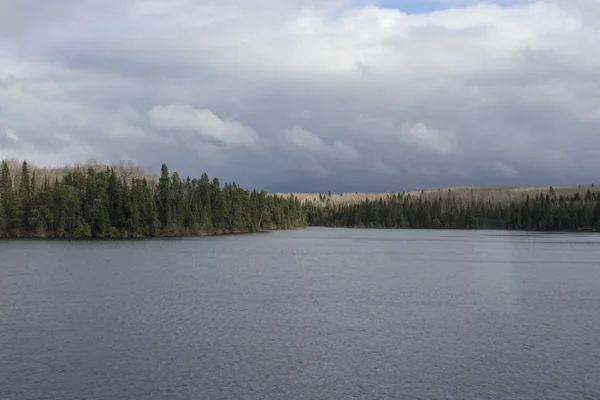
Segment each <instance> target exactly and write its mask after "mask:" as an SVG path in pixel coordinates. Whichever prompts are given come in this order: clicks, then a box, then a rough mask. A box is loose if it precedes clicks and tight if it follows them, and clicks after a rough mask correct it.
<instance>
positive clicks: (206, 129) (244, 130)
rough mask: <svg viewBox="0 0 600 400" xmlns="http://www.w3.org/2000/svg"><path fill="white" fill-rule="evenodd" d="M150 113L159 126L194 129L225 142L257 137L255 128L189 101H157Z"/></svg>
mask: <svg viewBox="0 0 600 400" xmlns="http://www.w3.org/2000/svg"><path fill="white" fill-rule="evenodd" d="M148 115H149V117H150V120H151V121H152V123H153V124H154V125H155V126H156V127H157V128H159V129H164V130H180V131H184V132H192V133H194V134H197V135H198V136H200V137H201V138H204V139H208V140H212V141H217V142H218V143H221V144H223V145H241V146H254V145H255V144H256V141H257V139H256V133H255V132H254V129H252V128H250V127H247V126H244V125H242V124H240V123H239V122H237V121H234V120H232V119H221V118H219V117H217V116H216V115H215V114H214V113H213V112H212V111H211V110H208V109H197V108H193V107H191V106H189V105H186V104H170V105H167V106H161V105H158V106H154V107H153V108H152V109H151V110H150V111H149V112H148Z"/></svg>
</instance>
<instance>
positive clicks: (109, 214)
mask: <svg viewBox="0 0 600 400" xmlns="http://www.w3.org/2000/svg"><path fill="white" fill-rule="evenodd" d="M0 169H1V171H0V237H114V238H117V237H119V238H120V237H152V236H180V235H200V234H212V233H228V232H253V231H260V230H269V229H289V228H297V227H303V226H305V225H306V223H307V221H306V216H305V213H304V212H303V209H302V207H301V205H300V202H299V201H298V200H297V199H295V198H294V196H289V197H281V196H273V195H270V194H267V193H266V192H264V191H263V192H257V191H255V190H254V191H248V190H245V189H242V188H241V187H239V186H238V185H236V184H235V183H230V184H229V183H228V184H225V185H223V187H221V184H220V182H219V180H218V179H217V178H214V179H212V180H209V178H208V176H207V175H206V174H202V176H201V177H200V178H199V179H190V178H189V177H188V178H186V179H181V178H180V177H179V176H178V174H177V173H176V172H174V173H172V174H170V173H169V171H168V168H167V166H166V165H163V166H162V169H161V175H160V177H158V179H153V180H147V179H146V178H136V177H127V176H125V175H123V174H119V173H118V172H117V170H116V169H115V168H114V167H110V166H107V167H106V169H105V170H100V171H98V170H97V168H96V169H94V168H91V167H90V168H88V169H87V170H85V169H83V170H82V169H74V170H72V171H69V172H67V173H65V174H64V175H63V176H61V177H60V178H58V177H55V178H54V179H52V178H50V177H49V176H48V175H44V176H43V177H39V178H38V177H37V176H36V171H35V170H32V171H30V167H29V165H28V164H27V162H23V164H22V166H21V170H20V171H19V172H20V173H18V174H17V173H15V172H16V171H11V168H10V167H9V163H7V162H2V165H1V168H0Z"/></svg>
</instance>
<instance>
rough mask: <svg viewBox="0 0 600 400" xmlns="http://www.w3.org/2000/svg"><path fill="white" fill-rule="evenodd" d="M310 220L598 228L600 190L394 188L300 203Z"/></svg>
mask: <svg viewBox="0 0 600 400" xmlns="http://www.w3.org/2000/svg"><path fill="white" fill-rule="evenodd" d="M305 212H306V213H307V217H308V221H309V225H313V226H330V227H361V228H416V229H508V230H538V231H550V230H588V231H593V230H600V193H598V192H596V193H592V192H590V190H589V189H588V191H587V193H586V194H585V195H582V194H579V193H576V194H574V195H569V196H564V195H557V193H556V192H555V191H554V189H552V188H550V190H549V192H548V193H539V194H537V195H535V196H529V195H527V196H526V197H525V198H524V199H523V200H518V201H517V200H513V201H505V202H498V201H492V200H487V201H476V200H469V201H467V200H464V199H460V198H456V197H454V196H452V195H450V194H448V195H447V196H440V197H439V198H437V199H435V200H430V199H424V198H422V197H416V198H415V197H411V196H410V195H405V194H402V193H400V194H394V195H391V196H389V197H387V198H380V199H378V200H363V201H359V202H356V203H353V204H333V203H332V202H330V201H329V199H328V198H327V196H319V201H317V202H311V203H309V204H307V205H305Z"/></svg>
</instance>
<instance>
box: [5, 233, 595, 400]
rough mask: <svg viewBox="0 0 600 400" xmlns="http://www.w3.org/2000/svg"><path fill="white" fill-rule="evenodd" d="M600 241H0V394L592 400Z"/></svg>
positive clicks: (513, 237)
mask: <svg viewBox="0 0 600 400" xmlns="http://www.w3.org/2000/svg"><path fill="white" fill-rule="evenodd" d="M599 372H600V236H598V235H583V234H582V235H570V234H553V235H544V234H538V235H522V234H521V235H520V234H506V233H500V232H455V231H399V230H398V231H392V230H390V231H376V230H329V229H316V228H315V229H307V230H302V231H287V232H272V233H268V234H255V235H238V236H227V237H210V238H191V239H168V240H140V241H73V242H69V241H0V399H2V400H9V399H10V400H13V399H14V400H29V399H40V400H41V399H48V400H59V399H60V400H66V399H132V400H133V399H135V400H142V399H561V400H563V399H600V379H599V376H600V375H599Z"/></svg>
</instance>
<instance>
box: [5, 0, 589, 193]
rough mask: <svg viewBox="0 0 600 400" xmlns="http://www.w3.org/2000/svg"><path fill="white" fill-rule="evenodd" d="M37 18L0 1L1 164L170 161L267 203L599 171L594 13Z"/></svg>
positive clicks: (117, 11)
mask: <svg viewBox="0 0 600 400" xmlns="http://www.w3.org/2000/svg"><path fill="white" fill-rule="evenodd" d="M32 3H34V2H32V1H29V0H23V1H20V2H14V1H10V0H0V157H27V158H28V159H30V160H33V161H35V162H36V163H38V164H64V163H71V162H75V161H84V160H86V159H90V158H93V159H96V160H99V161H106V162H114V161H118V160H122V159H126V160H133V161H135V162H137V163H139V164H141V165H144V166H148V167H151V168H154V169H155V170H157V169H158V167H159V166H160V163H162V162H163V161H164V162H168V163H169V165H170V166H171V168H172V169H174V170H179V171H180V173H181V174H182V175H188V174H189V175H199V174H200V173H201V172H203V171H206V172H208V173H209V174H212V175H218V176H219V177H220V178H222V179H225V180H235V181H236V182H239V183H242V184H245V185H251V186H256V187H261V188H265V189H267V190H272V191H275V190H278V191H279V190H281V191H286V190H287V191H291V190H293V191H323V192H324V191H327V190H329V189H331V190H333V191H341V190H349V191H357V190H407V189H413V188H423V187H431V186H437V187H439V186H447V185H462V184H464V185H470V184H536V183H539V184H546V183H551V184H555V185H558V184H579V183H590V182H593V181H595V178H596V177H597V175H596V174H597V172H596V171H599V170H600V158H599V157H598V154H600V136H598V134H597V133H598V132H599V131H600V130H599V128H600V83H599V82H600V72H598V71H600V59H598V58H597V57H596V54H597V52H598V50H600V33H599V32H600V31H599V30H598V27H599V25H600V23H599V22H598V21H600V18H591V17H590V15H594V13H595V15H596V16H599V17H600V14H598V13H599V12H600V9H599V8H598V6H597V2H596V1H595V0H575V1H571V0H569V1H562V0H555V1H550V0H549V1H537V2H533V3H531V4H517V3H519V2H510V4H511V5H510V6H506V3H505V4H504V6H503V7H500V6H497V5H493V4H488V5H467V6H464V5H465V4H468V3H465V2H462V3H461V4H460V5H461V6H463V7H461V8H456V9H453V8H450V9H447V10H444V11H438V12H435V13H430V14H413V15H409V14H404V13H402V12H401V11H399V10H394V9H383V8H378V7H377V6H376V5H375V4H376V3H377V2H375V1H336V0H330V1H320V2H316V1H309V0H279V1H275V0H261V2H260V5H261V7H258V6H257V2H256V1H246V0H226V1H221V2H219V4H218V5H215V4H216V3H214V2H202V1H200V2H198V1H191V0H177V1H166V0H152V1H138V0H124V1H119V2H117V1H107V2H103V3H102V7H100V6H99V3H98V2H95V1H91V0H89V1H85V0H84V1H79V0H78V1H74V0H73V1H67V0H57V1H54V2H52V7H49V6H48V7H46V6H44V5H43V4H42V5H39V4H38V2H35V3H36V7H37V8H35V7H34V8H32V7H31V5H32ZM524 3H528V2H524ZM455 4H457V5H459V4H458V3H455ZM46 8H47V9H46ZM32 9H36V12H35V13H32V12H31V10H32ZM15 138H16V140H15Z"/></svg>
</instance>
